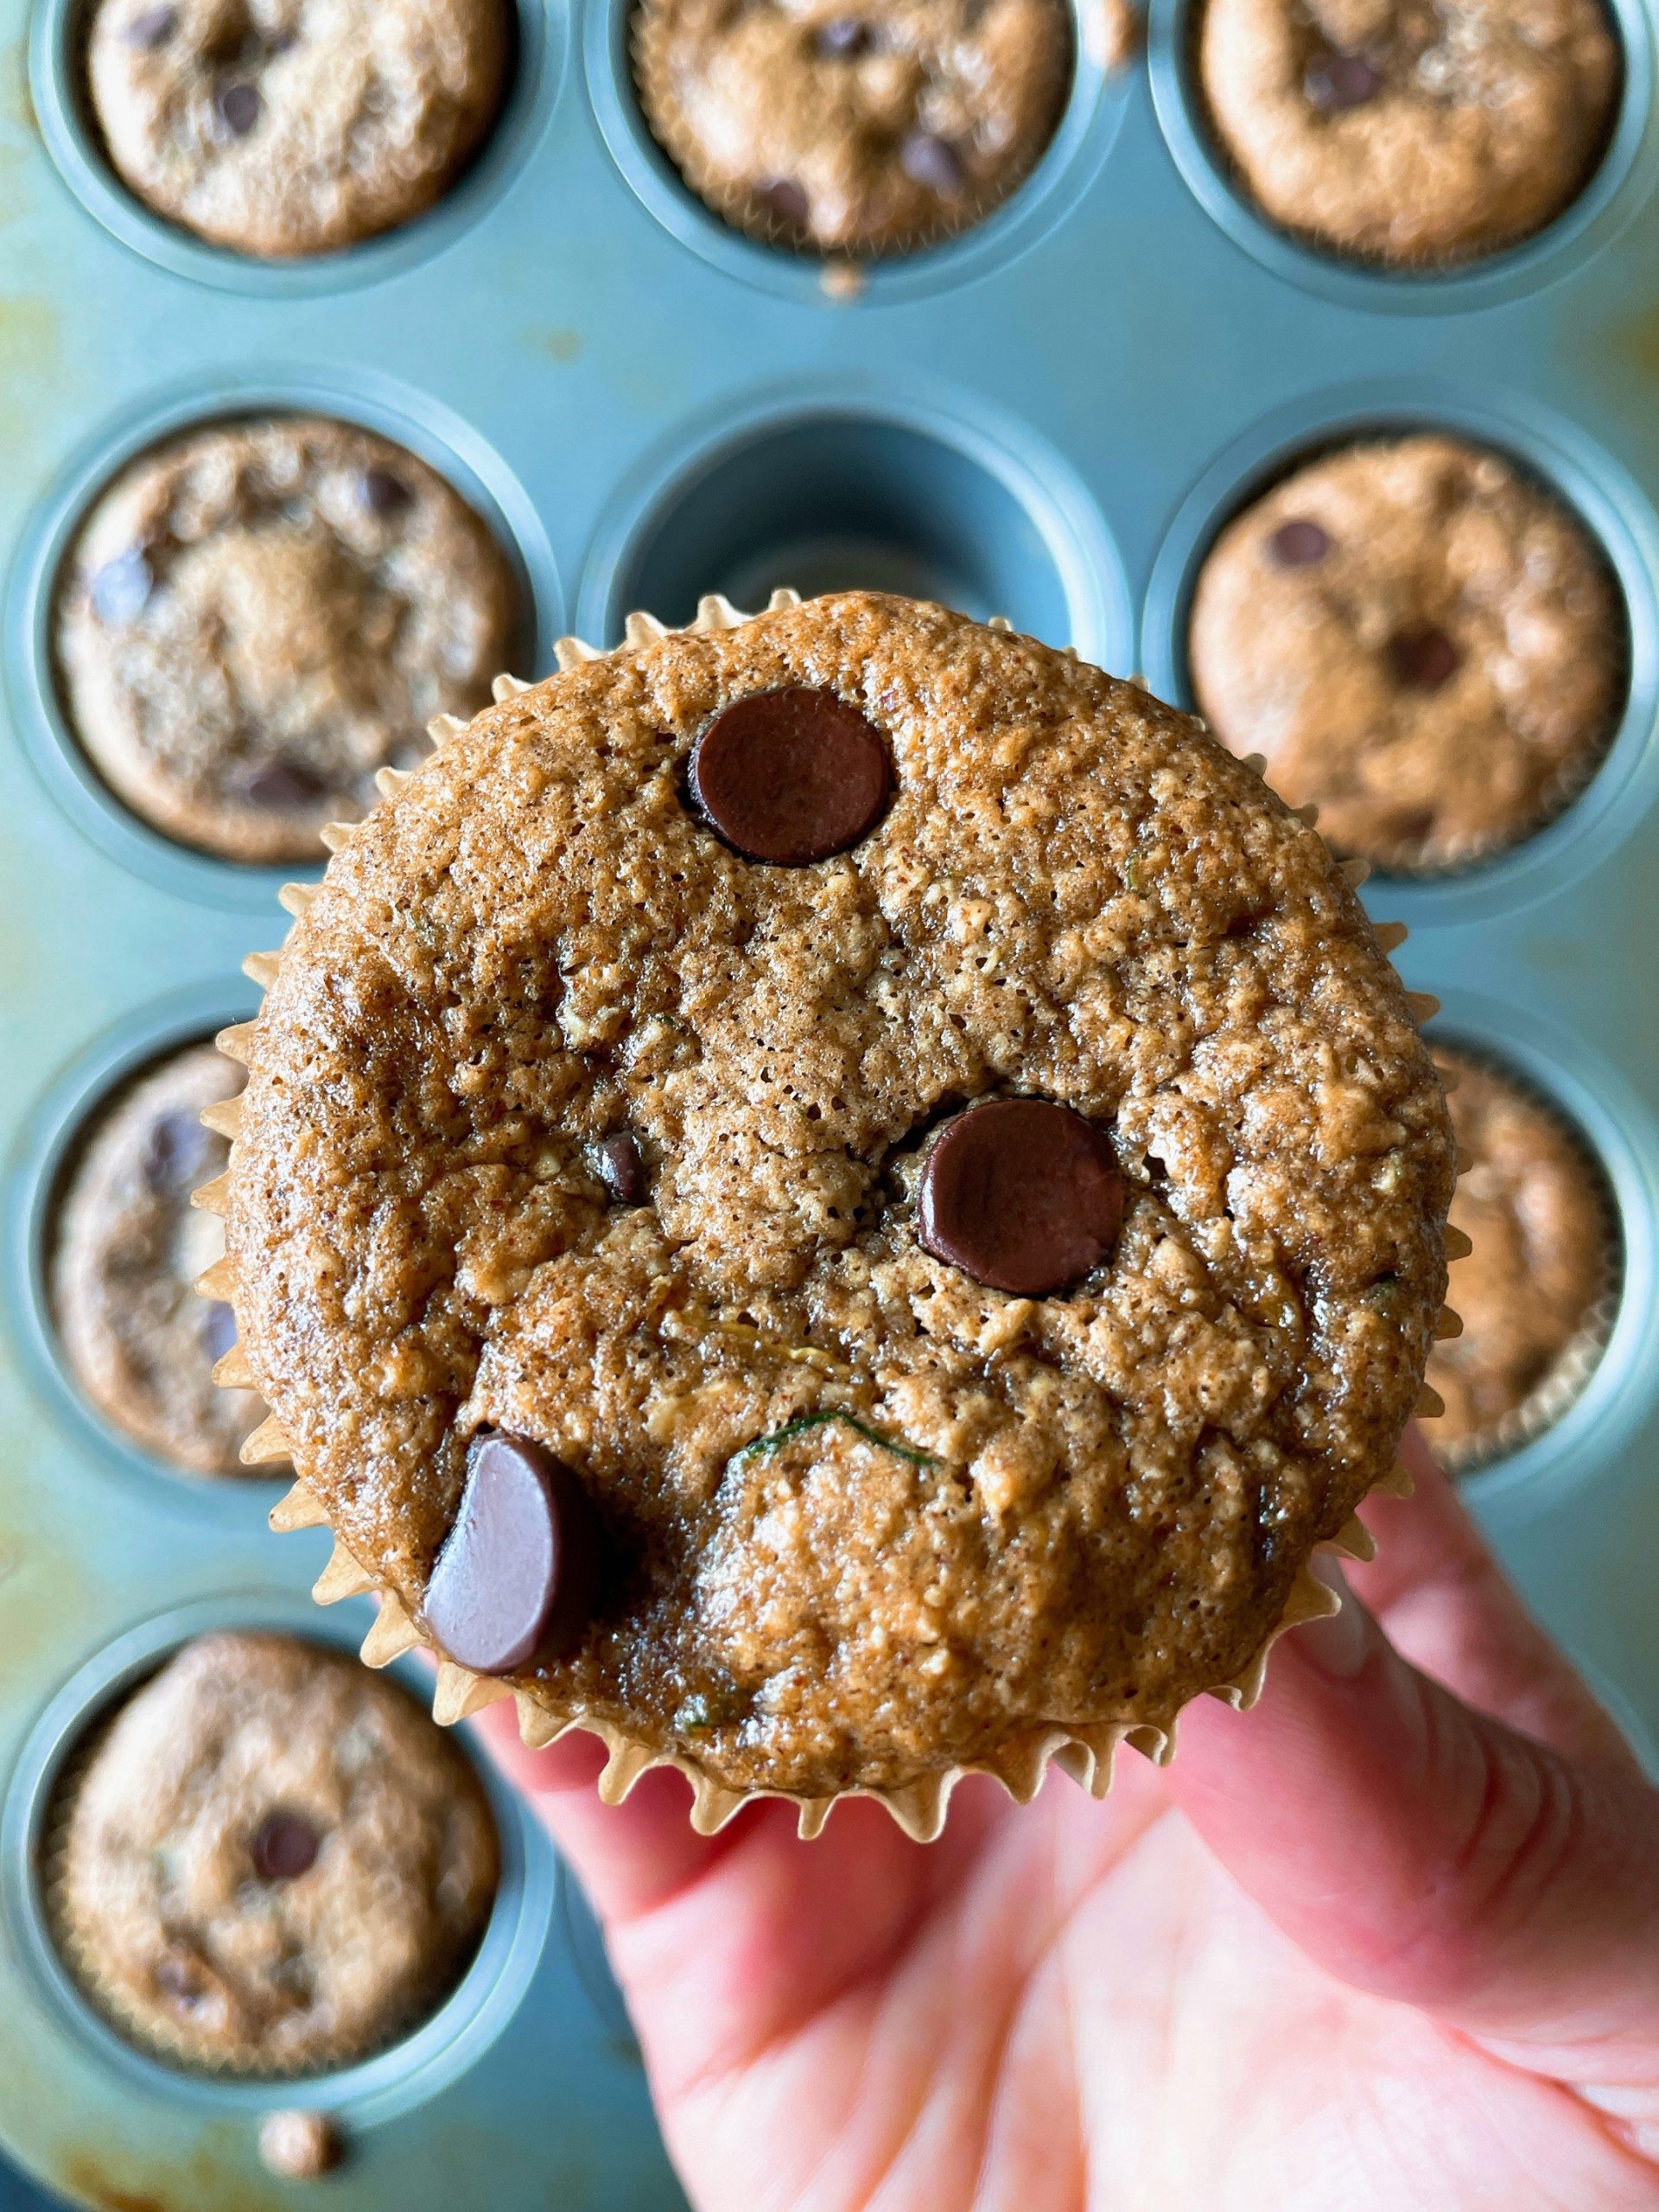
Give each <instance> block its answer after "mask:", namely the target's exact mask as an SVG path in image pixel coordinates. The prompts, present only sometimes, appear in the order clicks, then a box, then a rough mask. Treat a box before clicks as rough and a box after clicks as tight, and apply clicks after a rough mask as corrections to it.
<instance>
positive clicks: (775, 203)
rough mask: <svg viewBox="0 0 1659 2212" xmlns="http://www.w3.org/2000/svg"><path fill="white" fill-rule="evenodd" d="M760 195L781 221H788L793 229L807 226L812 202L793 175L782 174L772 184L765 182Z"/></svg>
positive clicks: (799, 229) (801, 228) (802, 228)
mask: <svg viewBox="0 0 1659 2212" xmlns="http://www.w3.org/2000/svg"><path fill="white" fill-rule="evenodd" d="M760 197H761V199H762V200H765V201H766V206H767V207H770V208H771V210H772V213H773V214H774V215H775V216H776V217H777V218H778V219H779V222H780V223H787V224H788V225H789V226H790V227H791V230H798V231H801V230H804V229H805V228H806V224H807V219H808V217H809V216H810V214H811V212H812V207H811V203H810V200H808V199H807V196H806V194H805V193H804V191H803V190H802V188H801V187H800V186H799V185H798V184H797V183H796V182H795V181H794V179H793V178H792V177H786V176H780V177H779V178H777V179H776V180H775V181H773V182H772V183H771V184H763V185H762V186H761V188H760Z"/></svg>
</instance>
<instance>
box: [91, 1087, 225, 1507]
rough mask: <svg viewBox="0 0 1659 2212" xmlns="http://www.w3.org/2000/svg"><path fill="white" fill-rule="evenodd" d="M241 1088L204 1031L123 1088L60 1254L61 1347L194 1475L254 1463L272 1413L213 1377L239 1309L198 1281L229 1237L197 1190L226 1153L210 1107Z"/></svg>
mask: <svg viewBox="0 0 1659 2212" xmlns="http://www.w3.org/2000/svg"><path fill="white" fill-rule="evenodd" d="M240 1088H241V1085H240V1083H239V1082H238V1077H237V1071H236V1070H235V1069H234V1068H233V1067H232V1066H231V1065H229V1064H228V1063H227V1062H226V1059H225V1058H224V1056H223V1055H222V1054H221V1053H219V1052H215V1051H214V1050H213V1046H211V1045H208V1044H202V1045H193V1046H191V1047H190V1048H189V1049H188V1051H186V1052H179V1053H177V1054H175V1056H174V1057H173V1058H170V1059H168V1060H166V1061H164V1062H162V1065H160V1066H159V1067H156V1068H153V1069H151V1070H150V1071H149V1073H148V1074H147V1075H145V1076H144V1077H142V1079H141V1080H140V1081H139V1082H137V1084H134V1085H133V1086H132V1088H131V1089H130V1090H128V1091H127V1092H126V1093H125V1094H124V1096H121V1097H119V1098H118V1099H117V1101H116V1102H115V1103H114V1104H113V1106H111V1108H110V1109H109V1110H108V1112H107V1113H106V1114H105V1116H103V1117H102V1118H101V1119H100V1120H99V1122H98V1124H97V1126H96V1127H95V1128H94V1129H93V1130H92V1135H90V1137H89V1138H88V1140H87V1141H86V1146H85V1147H84V1149H83V1150H82V1151H81V1152H80V1154H79V1157H78V1158H77V1160H76V1161H75V1164H74V1166H73V1169H72V1171H71V1173H70V1176H69V1179H68V1182H67V1185H66V1186H65V1189H64V1192H63V1195H62V1199H61V1202H60V1206H59V1211H58V1217H57V1229H56V1242H55V1247H54V1253H53V1260H52V1294H53V1303H54V1307H55V1310H56V1314H57V1321H58V1328H59V1332H60V1336H61V1338H62V1342H63V1349H64V1351H65V1353H66V1354H67V1357H68V1361H69V1364H70V1366H71V1368H72V1369H73V1371H74V1375H75V1379H76V1381H77V1382H78V1383H79V1385H80V1387H81V1389H82V1390H83V1391H84V1392H85V1393H86V1396H87V1398H88V1399H89V1400H90V1401H91V1402H92V1404H93V1405H94V1406H95V1407H96V1408H98V1410H99V1413H101V1414H103V1415H104V1417H105V1420H106V1421H112V1422H113V1423H114V1425H115V1427H117V1428H118V1429H120V1430H121V1431H122V1433H123V1434H124V1435H127V1436H130V1437H131V1439H132V1440H133V1441H134V1442H135V1443H136V1444H141V1445H143V1446H144V1448H145V1450H146V1451H149V1452H156V1453H157V1454H158V1455H159V1457H161V1458H162V1459H167V1460H169V1461H170V1462H171V1463H172V1465H175V1467H183V1468H186V1469H188V1471H190V1472H191V1473H193V1474H198V1475H245V1474H246V1473H247V1472H248V1470H247V1469H246V1468H245V1467H244V1466H243V1465H242V1464H241V1461H240V1459H238V1452H240V1450H241V1447H242V1444H243V1442H244V1440H245V1438H246V1437H247V1436H248V1435H249V1434H250V1433H251V1431H252V1430H253V1429H254V1428H255V1427H257V1425H258V1423H259V1422H260V1421H262V1420H263V1419H264V1408H263V1406H261V1404H260V1402H259V1401H258V1399H257V1397H256V1396H255V1395H254V1394H253V1393H252V1391H251V1390H224V1389H215V1388H214V1386H213V1366H214V1363H215V1362H216V1361H217V1360H219V1359H221V1358H222V1357H224V1355H225V1354H226V1352H227V1351H229V1350H230V1349H231V1347H232V1344H234V1343H235V1342H236V1320H235V1317H234V1315H233V1314H232V1312H231V1309H230V1307H229V1306H226V1305H225V1304H224V1303H223V1302H222V1301H220V1300H209V1301H204V1300H201V1299H200V1298H198V1297H197V1296H196V1295H195V1293H194V1289H193V1288H192V1285H193V1284H194V1281H195V1279H196V1277H197V1276H198V1275H200V1274H201V1273H202V1271H203V1269H204V1268H208V1267H211V1266H212V1265H213V1262H214V1261H215V1260H216V1259H217V1258H218V1257H219V1254H220V1253H221V1252H222V1251H223V1249H224V1243H225V1240H224V1232H223V1230H222V1228H221V1226H220V1224H219V1222H218V1221H217V1220H215V1219H214V1217H213V1215H211V1214H207V1213H203V1212H201V1211H199V1210H197V1209H196V1208H194V1207H193V1206H192V1205H191V1204H190V1194H191V1192H193V1191H194V1189H195V1188H196V1186H197V1185H198V1184H200V1183H201V1182H203V1181H204V1180H205V1179H207V1178H208V1177H210V1176H213V1175H218V1174H220V1173H223V1172H224V1168H225V1166H226V1159H227V1156H228V1147H227V1146H226V1142H225V1140H224V1138H223V1137H222V1136H217V1135H214V1134H213V1131H211V1130H209V1129H205V1128H203V1127H202V1125H201V1121H200V1115H201V1110H202V1109H203V1107H204V1106H212V1105H213V1104H215V1103H218V1102H219V1101H221V1100H224V1099H227V1098H229V1097H231V1096H233V1095H234V1093H235V1092H236V1091H237V1090H239V1089H240Z"/></svg>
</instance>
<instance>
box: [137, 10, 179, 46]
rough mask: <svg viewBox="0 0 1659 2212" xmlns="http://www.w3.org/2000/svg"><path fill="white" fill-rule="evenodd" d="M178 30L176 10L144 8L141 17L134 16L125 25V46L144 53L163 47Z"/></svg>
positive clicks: (177, 12) (177, 13)
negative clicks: (133, 47) (141, 50)
mask: <svg viewBox="0 0 1659 2212" xmlns="http://www.w3.org/2000/svg"><path fill="white" fill-rule="evenodd" d="M178 28H179V11H178V10H177V9H176V8H146V9H145V10H144V11H143V14H142V15H139V16H134V17H133V19H132V21H131V22H130V23H129V24H128V25H127V29H126V40H127V44H128V45H129V46H136V47H140V48H143V49H145V50H146V51H148V50H149V49H150V48H154V47H157V46H165V45H166V44H167V41H168V39H170V38H171V37H172V35H173V34H174V32H175V30H177V29H178Z"/></svg>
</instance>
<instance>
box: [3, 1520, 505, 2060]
mask: <svg viewBox="0 0 1659 2212" xmlns="http://www.w3.org/2000/svg"><path fill="white" fill-rule="evenodd" d="M272 1517H273V1519H274V1518H275V1516H274V1515H273V1516H272ZM170 1656H172V1654H171V1653H163V1654H162V1657H161V1658H160V1660H159V1661H158V1662H157V1664H158V1667H159V1666H164V1665H165V1664H166V1663H167V1660H168V1658H169V1657H170ZM389 1656H390V1655H389ZM375 1663H377V1664H378V1665H381V1666H384V1665H385V1664H386V1661H385V1660H384V1659H383V1660H380V1661H378V1662H375ZM151 1679H152V1675H144V1676H143V1677H142V1678H141V1679H140V1680H138V1681H134V1682H131V1683H130V1684H129V1685H128V1686H127V1688H125V1689H124V1690H123V1691H122V1692H121V1694H119V1695H118V1696H117V1697H115V1698H113V1699H112V1700H111V1702H110V1704H109V1705H108V1706H107V1707H105V1709H104V1710H103V1711H102V1712H101V1713H98V1714H97V1715H96V1716H95V1717H94V1718H93V1719H92V1722H91V1724H90V1725H89V1726H87V1727H86V1728H85V1729H84V1730H83V1731H82V1732H81V1733H80V1735H79V1737H78V1738H77V1739H76V1741H75V1742H74V1744H73V1746H72V1747H71V1749H70V1751H69V1752H68V1755H67V1758H65V1760H64V1762H63V1764H62V1765H61V1766H60V1768H59V1770H58V1772H57V1775H56V1776H55V1777H54V1781H53V1783H52V1789H51V1792H50V1795H49V1796H48V1801H47V1809H46V1818H45V1821H44V1822H43V1825H42V1829H41V1843H40V1850H39V1859H38V1862H37V1863H38V1866H39V1869H40V1873H39V1879H40V1895H41V1909H42V1912H43V1916H44V1918H45V1922H46V1928H47V1933H48V1936H50V1938H51V1942H52V1948H53V1949H54V1951H55V1952H56V1953H57V1955H58V1958H59V1960H60V1962H61V1963H62V1965H63V1966H64V1967H65V1968H66V1969H67V1973H68V1974H69V1977H70V1979H71V1980H73V1983H74V1985H75V1986H76V1988H77V1989H78V1990H79V1993H80V1995H81V1997H82V1999H84V2000H85V2002H86V2004H87V2005H89V2006H90V2007H91V2008H92V2011H93V2012H96V2013H97V2014H98V2016H99V2018H100V2019H101V2020H103V2021H105V2023H106V2024H108V2025H109V2026H110V2027H111V2028H112V2029H114V2031H115V2032H116V2033H117V2034H118V2036H120V2037H121V2038H122V2039H123V2041H124V2042H125V2043H128V2044H130V2045H131V2046H132V2048H133V2049H134V2050H140V2051H143V2053H144V2055H145V2056H147V2057H149V2058H155V2059H159V2060H160V2061H161V2062H162V2064H163V2065H166V2066H169V2067H171V2068H172V2069H174V2071H175V2072H176V2073H180V2074H188V2075H194V2076H196V2077H197V2078H198V2079H200V2080H204V2081H217V2082H308V2081H312V2080H315V2079H316V2078H317V2077H318V2076H320V2075H324V2074H333V2073H335V2072H337V2071H339V2070H340V2069H341V2068H342V2067H346V2066H355V2065H358V2064H359V2063H361V2062H362V2061H363V2060H365V2059H367V2058H372V2057H374V2056H375V2055H376V2054H377V2053H378V2052H379V2051H383V2050H390V2049H391V2046H392V2045H393V2044H397V2043H401V2042H402V2041H403V2039H404V2037H405V2036H409V2035H412V2034H413V2033H414V2031H415V2030H416V2028H418V2027H419V2026H420V2025H421V2024H423V2022H424V2021H426V2020H429V2019H430V2018H431V2017H432V2015H433V2014H434V2013H435V2012H437V2010H438V2009H439V2007H440V2006H441V2005H445V2004H447V2003H448V1999H449V1998H450V1997H451V1996H452V1995H453V1993H454V1991H455V1989H456V1988H457V1987H458V1986H460V1984H461V1980H462V1978H463V1977H464V1976H465V1974H466V1973H467V1969H468V1967H470V1965H471V1964H472V1961H473V1958H474V1955H475V1953H476V1949H477V1946H476V1944H474V1946H473V1948H471V1949H470V1950H469V1949H465V1948H463V1949H462V1950H461V1952H460V1954H459V1955H457V1957H456V1959H455V1961H454V1965H453V1969H452V1971H451V1972H450V1973H449V1974H448V1975H447V1976H441V1977H440V1978H439V1979H438V1980H436V1981H435V1983H434V1984H433V1986H432V1988H431V1990H430V1991H429V1992H427V1993H424V1994H423V1996H421V1997H419V1998H418V1999H411V2001H410V2004H409V2005H407V2006H406V2007H405V2008H404V2010H403V2011H401V2012H397V2013H396V2014H394V2015H393V2017H392V2018H391V2019H390V2020H389V2021H388V2022H387V2023H385V2024H384V2025H383V2026H382V2027H381V2029H380V2030H379V2031H378V2033H377V2034H375V2035H373V2036H372V2037H363V2036H346V2035H341V2036H337V2037H332V2038H320V2039H319V2041H318V2042H317V2043H316V2044H315V2046H314V2047H313V2050H312V2051H311V2053H310V2055H309V2056H308V2057H307V2058H306V2059H305V2060H304V2061H303V2062H302V2063H301V2062H296V2063H291V2064H289V2065H286V2066H284V2065H282V2064H272V2063H270V2062H269V2061H266V2062H264V2063H255V2062H254V2061H252V2060H245V2059H239V2058H238V2057H236V2056H234V2055H227V2056H224V2057H221V2058H214V2057H213V2056H209V2055H208V2054H207V2053H206V2052H204V2051H203V2050H201V2048H200V2045H199V2044H196V2043H194V2041H193V2040H192V2039H191V2038H190V2037H188V2036H185V2035H177V2036H169V2035H167V2034H165V2033H162V2032H161V2031H159V2030H158V2027H157V2024H156V2022H155V2021H153V2020H149V2019H142V2018H139V2017H138V2016H137V2014H136V2013H134V2012H131V2011H130V2010H129V2009H128V2007H127V2006H126V2005H124V2003H123V2002H122V1999H121V1996H120V1993H119V1992H118V1991H117V1990H114V1989H112V1988H111V1987H110V1986H109V1984H108V1982H107V1981H106V1980H105V1978H104V1976H103V1975H102V1974H101V1973H100V1972H99V1959H98V1954H97V1951H96V1949H95V1948H93V1947H92V1946H91V1945H89V1944H88V1943H87V1942H85V1941H83V1939H82V1936H81V1934H80V1931H79V1929H77V1928H76V1926H75V1923H74V1919H73V1915H72V1913H71V1912H70V1910H69V1908H68V1904H67V1892H66V1886H65V1885H66V1876H67V1867H68V1859H69V1827H70V1822H71V1821H72V1820H73V1815H74V1809H75V1802H76V1799H77V1798H78V1797H79V1793H80V1788H81V1784H82V1783H84V1782H85V1780H86V1775H87V1772H88V1770H90V1768H91V1766H92V1762H93V1760H94V1759H95V1758H97V1756H98V1753H99V1750H100V1748H101V1747H102V1745H103V1744H104V1742H105V1738H106V1737H107V1736H108V1734H109V1732H110V1731H111V1728H112V1727H113V1726H115V1724H116V1722H117V1720H118V1719H119V1718H120V1716H121V1714H122V1713H123V1712H124V1710H125V1707H126V1706H127V1704H128V1701H129V1700H130V1699H131V1698H133V1697H135V1696H137V1694H138V1692H139V1691H140V1690H142V1689H143V1688H144V1686H145V1683H146V1682H148V1681H150V1680H151Z"/></svg>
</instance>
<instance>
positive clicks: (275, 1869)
mask: <svg viewBox="0 0 1659 2212" xmlns="http://www.w3.org/2000/svg"><path fill="white" fill-rule="evenodd" d="M321 1847H322V1838H321V1836H320V1835H319V1834H317V1832H316V1830H315V1828H314V1827H312V1825H311V1823H310V1821H308V1820H307V1819H306V1818H305V1816H304V1815H303V1814H302V1813H284V1812H280V1811H279V1812H275V1813H267V1814H266V1815H265V1817H264V1820H263V1821H260V1823H259V1825H258V1827H257V1828H256V1829H255V1830H254V1832H253V1837H252V1840H251V1842H250V1843H249V1845H248V1856H249V1858H250V1859H252V1861H253V1871H254V1872H255V1873H256V1874H257V1876H258V1877H259V1879H260V1880H261V1881H262V1882H292V1881H295V1880H296V1879H297V1878H298V1877H299V1876H300V1875H302V1874H304V1873H307V1872H309V1870H310V1869H311V1867H313V1866H315V1864H316V1858H317V1853H318V1852H319V1851H320V1850H321Z"/></svg>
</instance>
